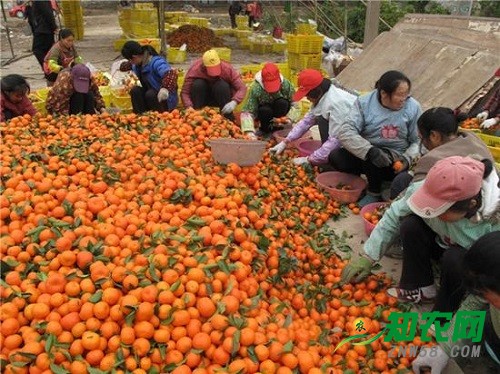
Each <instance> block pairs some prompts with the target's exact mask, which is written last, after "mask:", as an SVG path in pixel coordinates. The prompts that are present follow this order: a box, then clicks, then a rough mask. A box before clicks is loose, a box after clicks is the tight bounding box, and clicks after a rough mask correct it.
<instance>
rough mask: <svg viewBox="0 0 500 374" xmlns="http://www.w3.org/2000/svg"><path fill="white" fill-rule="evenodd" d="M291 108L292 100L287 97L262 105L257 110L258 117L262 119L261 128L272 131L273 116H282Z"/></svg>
mask: <svg viewBox="0 0 500 374" xmlns="http://www.w3.org/2000/svg"><path fill="white" fill-rule="evenodd" d="M289 110H290V102H289V101H288V100H287V99H284V98H279V99H276V100H274V101H273V102H272V103H270V104H265V105H260V106H259V108H258V110H257V118H258V120H259V121H260V130H261V131H262V132H270V131H271V130H272V129H271V121H272V119H273V118H280V117H283V116H284V115H286V114H287V113H288V112H289Z"/></svg>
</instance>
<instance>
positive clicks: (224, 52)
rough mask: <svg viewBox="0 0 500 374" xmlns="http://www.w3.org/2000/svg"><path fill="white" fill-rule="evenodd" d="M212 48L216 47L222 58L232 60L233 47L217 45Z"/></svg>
mask: <svg viewBox="0 0 500 374" xmlns="http://www.w3.org/2000/svg"><path fill="white" fill-rule="evenodd" d="M212 49H215V50H216V51H217V54H218V55H219V57H220V59H221V60H224V61H227V62H231V48H226V47H216V48H212Z"/></svg>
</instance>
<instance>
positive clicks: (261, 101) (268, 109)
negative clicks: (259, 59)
mask: <svg viewBox="0 0 500 374" xmlns="http://www.w3.org/2000/svg"><path fill="white" fill-rule="evenodd" d="M294 92H295V89H294V88H293V86H292V84H291V83H290V81H289V80H288V79H286V78H284V77H283V76H282V75H281V73H280V71H279V69H278V66H276V64H273V63H270V62H268V63H267V64H265V65H264V67H263V68H262V70H261V71H259V72H258V73H257V74H255V81H254V83H253V84H252V85H251V86H250V92H249V93H248V99H247V101H246V103H245V104H244V105H243V109H242V110H241V130H242V131H243V132H244V133H246V134H247V135H249V136H250V137H252V138H254V137H255V126H254V120H255V119H257V120H258V121H259V122H260V127H259V132H260V133H261V135H265V134H268V133H271V132H272V131H274V130H278V129H279V128H276V127H273V125H272V120H273V118H280V117H283V116H285V115H286V114H287V113H288V112H289V111H290V108H291V105H292V97H293V94H294Z"/></svg>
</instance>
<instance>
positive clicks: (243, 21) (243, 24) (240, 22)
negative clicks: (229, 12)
mask: <svg viewBox="0 0 500 374" xmlns="http://www.w3.org/2000/svg"><path fill="white" fill-rule="evenodd" d="M236 27H237V28H238V29H239V30H245V29H248V28H249V27H248V16H243V15H237V16H236Z"/></svg>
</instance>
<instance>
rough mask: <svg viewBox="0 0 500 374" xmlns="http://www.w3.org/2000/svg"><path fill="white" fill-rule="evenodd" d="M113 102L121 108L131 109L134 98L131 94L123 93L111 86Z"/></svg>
mask: <svg viewBox="0 0 500 374" xmlns="http://www.w3.org/2000/svg"><path fill="white" fill-rule="evenodd" d="M111 104H112V106H115V107H117V108H119V109H121V110H131V109H132V100H131V99H130V95H128V94H127V95H123V94H122V93H121V92H119V91H118V90H116V89H113V88H111Z"/></svg>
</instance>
